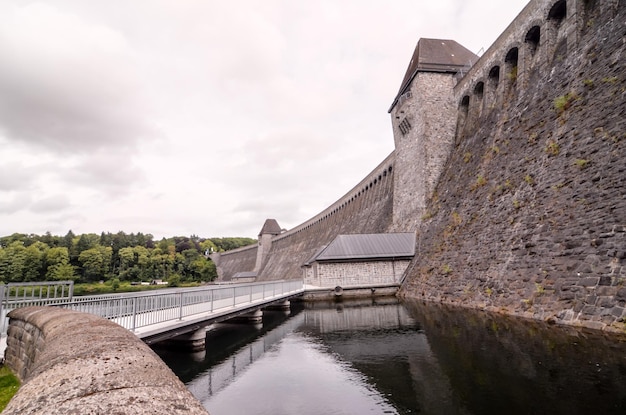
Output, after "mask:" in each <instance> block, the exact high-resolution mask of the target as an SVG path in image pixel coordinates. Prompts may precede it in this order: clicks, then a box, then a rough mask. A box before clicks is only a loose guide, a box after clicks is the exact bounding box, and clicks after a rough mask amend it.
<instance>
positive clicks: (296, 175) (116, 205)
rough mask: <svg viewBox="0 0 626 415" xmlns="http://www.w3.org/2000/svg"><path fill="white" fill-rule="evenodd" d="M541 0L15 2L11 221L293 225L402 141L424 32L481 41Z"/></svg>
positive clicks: (6, 12)
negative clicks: (401, 101)
mask: <svg viewBox="0 0 626 415" xmlns="http://www.w3.org/2000/svg"><path fill="white" fill-rule="evenodd" d="M525 3H526V0H510V1H507V2H502V1H496V0H441V1H438V2H415V1H413V0H411V1H409V0H397V1H394V2H388V1H383V0H374V1H367V2H363V1H358V0H342V1H341V2H337V1H335V0H320V1H318V2H315V3H311V2H302V1H292V0H264V1H262V2H259V1H257V0H237V1H234V2H215V1H206V0H185V1H184V2H181V1H179V0H133V1H132V2H127V1H120V0H110V1H106V2H95V1H90V2H88V1H84V0H37V1H30V0H3V1H1V2H0V62H2V64H1V65H0V227H2V229H0V234H2V233H3V232H6V233H11V232H27V233H28V232H34V233H43V232H45V231H46V230H50V231H52V232H60V233H65V232H67V230H68V229H72V230H73V231H74V232H100V231H112V232H117V231H118V230H124V231H128V232H133V231H138V230H140V231H142V232H151V233H153V234H155V236H157V237H159V236H169V235H174V234H179V235H181V234H190V233H195V234H199V235H202V236H234V235H241V236H256V233H257V232H258V231H259V229H260V227H261V226H262V224H263V221H264V220H265V219H266V218H267V217H273V218H275V219H277V220H278V222H279V223H280V224H281V225H282V226H285V227H292V226H295V225H297V224H299V223H301V222H303V221H305V220H307V219H308V218H310V217H311V216H313V215H315V214H316V213H318V212H319V211H321V210H323V209H324V208H325V207H326V206H328V204H330V203H332V202H334V201H335V200H336V199H338V198H339V197H340V196H342V195H343V194H344V193H345V192H346V191H348V190H349V189H350V188H352V187H353V186H354V185H356V184H357V183H358V182H359V181H360V180H361V179H362V178H363V177H364V176H365V175H366V174H367V173H368V172H369V171H370V170H371V169H372V168H374V167H375V166H376V165H377V164H378V163H379V162H380V161H381V160H382V159H383V158H384V157H386V156H387V155H388V154H389V152H390V151H391V150H392V148H393V137H392V136H391V128H390V120H389V116H388V114H387V112H386V111H387V109H388V107H389V105H390V104H391V102H392V100H393V98H394V96H395V93H396V91H397V89H398V87H399V84H400V81H401V80H402V77H403V76H404V71H405V70H406V65H407V64H408V61H409V59H410V58H411V53H412V52H413V48H414V47H415V43H416V42H417V40H418V38H419V37H443V38H453V39H455V40H457V41H459V42H460V43H462V44H464V45H465V46H467V47H468V48H469V49H471V50H474V51H477V50H478V49H479V48H480V47H481V46H488V44H489V43H490V42H491V41H493V40H494V39H495V37H496V36H497V35H498V34H499V33H500V32H501V30H502V29H503V28H504V27H505V26H506V25H507V24H508V22H509V21H510V19H511V18H513V17H514V14H515V13H516V12H517V11H519V9H521V7H522V6H523V4H525ZM461 6H462V7H461ZM505 13H508V14H507V15H505ZM487 23H488V24H487Z"/></svg>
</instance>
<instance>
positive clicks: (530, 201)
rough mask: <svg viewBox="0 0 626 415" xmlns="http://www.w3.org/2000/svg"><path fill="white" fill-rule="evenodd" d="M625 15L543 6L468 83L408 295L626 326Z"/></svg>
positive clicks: (585, 5) (589, 4)
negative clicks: (450, 149)
mask: <svg viewBox="0 0 626 415" xmlns="http://www.w3.org/2000/svg"><path fill="white" fill-rule="evenodd" d="M625 12H626V2H624V1H619V2H618V1H600V0H596V1H592V0H589V1H583V0H577V1H573V0H568V1H564V0H561V1H546V0H537V1H531V2H530V3H529V5H528V6H527V7H526V9H525V10H524V11H523V12H522V13H521V14H520V16H519V17H518V18H517V19H516V20H515V21H514V22H513V23H512V24H511V26H510V27H509V28H508V29H507V30H506V31H505V32H504V33H503V34H502V36H501V37H500V38H499V39H498V40H497V42H496V43H495V44H494V45H493V46H492V47H491V48H490V49H489V50H488V51H487V52H486V53H485V54H484V55H483V56H482V57H481V59H480V60H479V61H478V62H477V63H476V64H475V65H474V66H473V67H472V69H471V70H470V71H469V73H467V74H466V76H465V77H464V78H463V79H462V80H461V81H460V82H459V83H458V84H457V85H456V87H455V89H454V94H455V99H456V102H457V103H458V114H457V120H458V124H457V135H456V138H455V146H454V147H453V148H452V151H451V153H450V156H449V158H448V161H447V163H446V165H445V167H444V170H443V173H442V175H441V177H440V179H439V181H438V184H437V186H436V188H435V191H434V192H433V194H432V195H431V198H430V200H429V201H428V203H427V208H426V209H427V210H426V214H425V215H424V216H423V217H422V223H421V225H420V226H419V229H418V247H417V250H418V253H417V255H416V257H415V259H414V260H413V262H412V264H411V266H410V267H409V271H408V272H407V275H406V280H405V284H404V285H403V287H402V289H401V291H400V295H401V296H405V297H417V298H420V299H425V300H428V301H435V302H442V303H449V304H457V305H462V306H465V307H472V308H480V309H488V310H493V311H498V312H502V313H507V314H515V315H520V316H524V317H530V318H534V319H541V320H548V321H550V322H558V323H565V324H572V325H581V326H585V327H592V328H596V329H608V330H615V331H622V330H624V329H626V325H625V324H624V319H625V318H626V312H625V306H626V185H625V183H626V163H625V160H626V69H625V66H624V61H625V58H626V49H625V48H626V46H625V45H626V32H625V30H624V27H625V26H624V21H625V19H626V13H625Z"/></svg>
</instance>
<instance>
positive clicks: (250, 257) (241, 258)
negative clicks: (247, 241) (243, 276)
mask: <svg viewBox="0 0 626 415" xmlns="http://www.w3.org/2000/svg"><path fill="white" fill-rule="evenodd" d="M258 251H259V245H258V244H254V245H249V246H244V247H241V248H238V249H233V250H232V251H226V252H216V253H214V254H212V255H211V259H212V260H213V261H214V262H215V266H216V268H217V277H218V279H219V280H220V281H230V279H231V277H232V276H233V275H235V274H236V273H237V272H245V271H254V267H255V264H256V261H257V253H258Z"/></svg>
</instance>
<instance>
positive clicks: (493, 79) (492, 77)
mask: <svg viewBox="0 0 626 415" xmlns="http://www.w3.org/2000/svg"><path fill="white" fill-rule="evenodd" d="M499 83H500V66H498V65H496V66H494V67H492V68H491V69H490V70H489V84H490V85H492V86H493V87H494V88H497V87H498V84H499Z"/></svg>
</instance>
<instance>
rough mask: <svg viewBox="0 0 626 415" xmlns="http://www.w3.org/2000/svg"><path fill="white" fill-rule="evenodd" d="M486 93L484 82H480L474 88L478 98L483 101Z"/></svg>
mask: <svg viewBox="0 0 626 415" xmlns="http://www.w3.org/2000/svg"><path fill="white" fill-rule="evenodd" d="M484 92H485V83H484V82H483V81H480V82H478V83H477V84H476V86H475V87H474V95H475V96H476V98H477V99H479V100H481V99H483V94H484Z"/></svg>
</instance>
